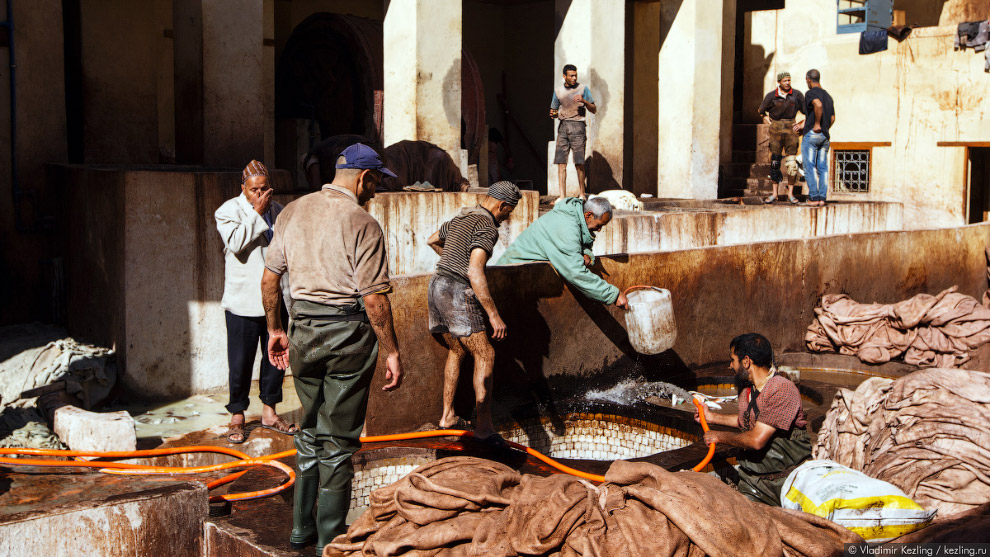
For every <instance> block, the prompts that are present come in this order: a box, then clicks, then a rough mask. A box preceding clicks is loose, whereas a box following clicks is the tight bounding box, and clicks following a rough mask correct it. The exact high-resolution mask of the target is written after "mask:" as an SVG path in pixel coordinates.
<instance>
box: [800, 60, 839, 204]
mask: <svg viewBox="0 0 990 557" xmlns="http://www.w3.org/2000/svg"><path fill="white" fill-rule="evenodd" d="M805 81H806V82H807V83H808V92H807V93H805V95H804V104H805V110H804V113H805V115H806V117H805V119H804V126H803V130H804V131H803V132H802V134H803V139H802V140H801V159H802V163H803V164H804V168H805V173H804V175H805V179H806V180H807V181H808V206H809V207H824V206H825V196H826V193H827V192H828V148H829V140H830V138H831V136H829V133H828V131H829V129H830V128H831V127H832V124H834V123H835V107H834V106H833V104H832V96H831V95H829V94H828V92H827V91H825V89H822V85H821V83H820V81H821V73H819V71H818V70H808V73H807V74H806V75H805ZM799 129H801V128H800V126H799V124H794V131H798V130H799Z"/></svg>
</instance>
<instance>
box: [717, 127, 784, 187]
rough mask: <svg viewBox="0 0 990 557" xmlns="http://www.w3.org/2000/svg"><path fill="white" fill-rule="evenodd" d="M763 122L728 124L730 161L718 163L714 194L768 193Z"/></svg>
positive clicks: (768, 169) (765, 135) (768, 182)
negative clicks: (730, 138) (730, 134)
mask: <svg viewBox="0 0 990 557" xmlns="http://www.w3.org/2000/svg"><path fill="white" fill-rule="evenodd" d="M767 129H768V128H767V126H766V124H735V125H733V127H732V147H733V149H732V162H730V163H728V164H723V165H721V166H720V167H719V173H718V196H719V198H726V197H744V196H758V195H769V194H770V192H771V191H772V189H773V188H772V183H771V182H770V178H768V176H769V174H770V150H769V143H770V140H769V137H768V135H767Z"/></svg>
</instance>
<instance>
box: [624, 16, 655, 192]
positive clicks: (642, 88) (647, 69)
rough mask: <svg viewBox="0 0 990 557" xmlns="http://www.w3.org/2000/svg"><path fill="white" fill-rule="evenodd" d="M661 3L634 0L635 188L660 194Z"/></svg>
mask: <svg viewBox="0 0 990 557" xmlns="http://www.w3.org/2000/svg"><path fill="white" fill-rule="evenodd" d="M660 4H661V2H659V1H655V2H635V3H633V4H632V7H633V10H634V12H633V51H632V53H631V55H632V57H633V75H632V82H633V104H634V106H633V114H632V122H631V126H632V130H633V143H632V145H631V146H630V150H631V151H632V161H633V168H632V174H633V179H632V191H633V193H635V194H636V195H640V194H644V193H648V194H650V195H656V194H657V138H658V133H659V132H658V130H657V124H658V123H659V113H658V112H657V109H658V107H659V104H658V102H657V79H658V75H657V71H658V65H657V60H658V56H659V55H660Z"/></svg>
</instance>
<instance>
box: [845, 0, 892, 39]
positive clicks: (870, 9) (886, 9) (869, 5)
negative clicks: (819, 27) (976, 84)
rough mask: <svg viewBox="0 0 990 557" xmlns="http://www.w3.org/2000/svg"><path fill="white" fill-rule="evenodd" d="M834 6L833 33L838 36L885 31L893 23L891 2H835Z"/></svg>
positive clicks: (890, 0) (865, 0) (861, 0)
mask: <svg viewBox="0 0 990 557" xmlns="http://www.w3.org/2000/svg"><path fill="white" fill-rule="evenodd" d="M835 4H836V8H837V16H836V26H835V32H836V33H839V34H842V33H862V32H863V31H866V30H867V29H886V28H887V27H890V25H891V23H892V21H893V14H894V2H893V0H835Z"/></svg>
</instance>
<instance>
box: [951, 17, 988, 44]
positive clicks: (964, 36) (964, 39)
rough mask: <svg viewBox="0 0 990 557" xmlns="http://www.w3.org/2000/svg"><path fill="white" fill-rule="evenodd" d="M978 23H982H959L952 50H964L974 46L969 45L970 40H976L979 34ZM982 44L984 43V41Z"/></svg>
mask: <svg viewBox="0 0 990 557" xmlns="http://www.w3.org/2000/svg"><path fill="white" fill-rule="evenodd" d="M980 23H983V22H982V21H966V22H963V23H960V24H959V26H958V27H957V28H956V37H955V40H954V43H953V45H952V46H953V47H954V48H966V47H967V46H970V47H972V46H976V45H975V44H973V43H971V42H970V40H973V39H976V36H977V35H978V34H979V33H980ZM983 42H986V39H984V41H983Z"/></svg>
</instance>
